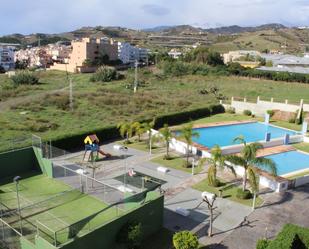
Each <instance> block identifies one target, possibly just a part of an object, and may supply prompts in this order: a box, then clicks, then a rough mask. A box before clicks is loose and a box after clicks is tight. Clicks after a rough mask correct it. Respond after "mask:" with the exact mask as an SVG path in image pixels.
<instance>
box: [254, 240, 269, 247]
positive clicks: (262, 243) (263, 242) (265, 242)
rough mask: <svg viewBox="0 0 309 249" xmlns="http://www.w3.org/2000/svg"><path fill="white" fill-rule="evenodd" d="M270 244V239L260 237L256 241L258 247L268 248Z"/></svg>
mask: <svg viewBox="0 0 309 249" xmlns="http://www.w3.org/2000/svg"><path fill="white" fill-rule="evenodd" d="M268 245H269V240H267V239H259V240H258V241H257V243H256V249H266V248H267V246H268Z"/></svg>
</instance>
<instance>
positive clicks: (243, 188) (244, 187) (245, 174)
mask: <svg viewBox="0 0 309 249" xmlns="http://www.w3.org/2000/svg"><path fill="white" fill-rule="evenodd" d="M246 187H247V169H246V168H245V172H244V176H243V185H242V190H243V191H245V190H246Z"/></svg>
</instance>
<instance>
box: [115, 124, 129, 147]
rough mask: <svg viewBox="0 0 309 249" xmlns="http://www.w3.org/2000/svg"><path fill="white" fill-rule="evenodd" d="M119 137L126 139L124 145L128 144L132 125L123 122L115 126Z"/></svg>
mask: <svg viewBox="0 0 309 249" xmlns="http://www.w3.org/2000/svg"><path fill="white" fill-rule="evenodd" d="M117 128H118V129H119V132H120V135H121V136H122V137H123V138H125V139H126V141H125V143H127V144H128V143H130V140H129V139H130V137H132V125H131V124H130V123H129V122H123V123H120V124H118V125H117Z"/></svg>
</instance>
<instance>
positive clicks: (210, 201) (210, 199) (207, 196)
mask: <svg viewBox="0 0 309 249" xmlns="http://www.w3.org/2000/svg"><path fill="white" fill-rule="evenodd" d="M202 198H203V201H204V202H206V204H207V207H208V210H209V212H210V216H209V228H208V237H211V236H212V222H213V211H214V210H215V209H216V207H214V202H215V200H216V198H217V195H216V194H212V193H208V192H203V193H202Z"/></svg>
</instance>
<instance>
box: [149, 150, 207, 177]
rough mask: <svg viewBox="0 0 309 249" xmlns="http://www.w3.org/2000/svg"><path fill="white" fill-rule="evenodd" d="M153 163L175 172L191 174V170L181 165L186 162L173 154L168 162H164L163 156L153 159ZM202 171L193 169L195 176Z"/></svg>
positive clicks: (197, 168)
mask: <svg viewBox="0 0 309 249" xmlns="http://www.w3.org/2000/svg"><path fill="white" fill-rule="evenodd" d="M151 161H152V162H154V163H158V164H161V165H162V166H164V167H167V168H172V169H177V170H181V171H185V172H187V173H192V168H191V167H190V168H185V167H183V165H184V164H185V163H186V160H185V158H184V157H180V156H178V155H175V154H171V159H170V160H165V159H164V155H163V156H158V157H155V158H153V159H152V160H151ZM201 171H202V168H201V167H196V168H195V169H194V172H195V174H198V173H200V172H201Z"/></svg>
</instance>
